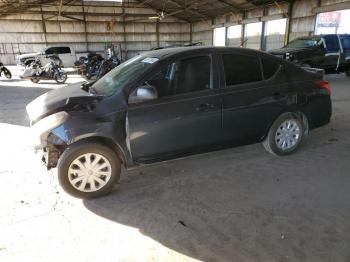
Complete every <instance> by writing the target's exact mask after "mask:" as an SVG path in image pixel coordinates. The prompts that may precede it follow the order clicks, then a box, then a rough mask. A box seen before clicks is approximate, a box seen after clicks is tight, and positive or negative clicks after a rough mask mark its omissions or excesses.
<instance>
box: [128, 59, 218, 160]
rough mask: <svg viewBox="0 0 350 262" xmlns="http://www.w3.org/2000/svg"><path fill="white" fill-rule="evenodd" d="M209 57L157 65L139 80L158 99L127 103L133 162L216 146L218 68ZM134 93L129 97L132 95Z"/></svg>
mask: <svg viewBox="0 0 350 262" xmlns="http://www.w3.org/2000/svg"><path fill="white" fill-rule="evenodd" d="M214 63H215V61H214V59H213V56H212V55H211V54H209V53H208V54H201V55H194V56H189V57H182V58H178V59H175V60H173V61H169V62H166V63H164V64H162V65H160V66H159V67H158V68H157V70H156V71H155V72H154V74H152V76H150V77H149V78H147V79H145V81H143V82H144V83H145V84H146V85H149V86H152V87H154V88H156V89H157V92H158V98H157V99H155V100H152V101H148V102H143V103H142V102H141V103H135V104H130V103H129V108H128V115H127V137H128V142H129V145H130V150H131V154H132V156H133V159H134V161H135V162H147V161H156V160H159V159H168V158H172V157H176V156H181V155H183V154H185V153H189V152H195V151H202V150H205V149H206V148H208V147H210V146H215V145H217V144H218V142H219V141H220V134H221V120H222V119H221V105H222V104H221V99H220V96H218V95H216V92H217V85H218V81H217V77H215V75H217V73H216V70H217V67H215V66H214ZM131 95H134V94H131Z"/></svg>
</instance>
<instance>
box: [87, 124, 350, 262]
mask: <svg viewBox="0 0 350 262" xmlns="http://www.w3.org/2000/svg"><path fill="white" fill-rule="evenodd" d="M327 132H328V131H327ZM316 136H317V135H316ZM347 146H349V145H347ZM337 150H339V151H337ZM314 151H316V152H317V153H315V152H314ZM333 151H337V152H338V153H337V159H336V160H332V161H331V163H330V162H329V161H326V160H325V158H327V155H328V154H329V152H333ZM346 152H348V149H346V148H345V145H344V148H341V149H339V147H336V146H335V145H334V144H330V143H326V140H325V141H324V143H323V142H322V143H320V144H318V145H317V148H313V147H312V146H304V148H303V149H302V150H300V151H299V152H298V153H296V154H294V155H292V156H289V157H287V158H277V157H274V156H270V155H269V154H267V153H265V152H264V150H263V149H262V148H261V146H260V145H253V146H248V147H241V148H235V149H231V150H225V151H220V152H215V153H210V154H206V155H202V156H196V157H191V158H187V159H182V160H179V161H174V162H168V163H165V164H160V165H155V166H152V167H146V168H143V169H140V170H134V171H132V172H127V173H126V176H125V178H124V180H122V181H121V184H120V185H118V186H117V187H116V191H115V192H114V193H113V194H112V195H109V196H106V197H104V198H101V199H95V200H84V201H83V203H84V205H85V206H86V207H87V208H88V209H89V210H90V211H92V212H94V213H96V214H97V215H99V216H101V217H104V218H107V219H109V220H111V221H114V222H116V223H120V224H123V225H127V226H131V227H134V228H137V229H139V231H140V232H141V233H142V234H144V235H146V236H149V237H151V238H152V239H154V240H155V241H157V242H159V243H161V244H162V245H164V246H166V247H168V248H170V249H172V250H175V251H177V252H180V253H182V254H184V255H187V256H189V257H192V258H196V259H200V260H204V261H331V260H332V259H333V258H334V257H337V258H339V260H338V261H343V260H342V258H346V257H347V258H349V253H348V251H347V249H346V248H345V246H346V244H345V245H344V243H347V244H350V237H349V236H348V235H347V234H346V233H345V232H346V228H349V226H350V224H349V221H350V220H349V219H350V206H349V205H348V200H349V199H350V194H349V190H348V188H347V186H346V185H349V184H350V178H349V177H346V176H344V173H343V172H342V170H348V169H349V168H350V166H349V164H348V161H346V158H347V153H346ZM311 156H312V157H311ZM330 173H332V176H330V175H329V174H330ZM334 203H337V204H336V205H334ZM130 244H132V243H130ZM344 261H345V260H344Z"/></svg>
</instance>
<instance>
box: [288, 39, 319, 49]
mask: <svg viewBox="0 0 350 262" xmlns="http://www.w3.org/2000/svg"><path fill="white" fill-rule="evenodd" d="M317 42H318V41H317V40H313V39H296V40H294V41H292V42H290V43H289V44H288V45H287V47H291V48H310V47H314V46H316V45H317Z"/></svg>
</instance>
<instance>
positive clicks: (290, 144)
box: [262, 113, 305, 156]
mask: <svg viewBox="0 0 350 262" xmlns="http://www.w3.org/2000/svg"><path fill="white" fill-rule="evenodd" d="M304 133H305V127H304V124H303V121H302V120H301V119H300V117H298V116H297V115H296V114H294V113H285V114H283V115H281V116H279V117H278V118H277V119H276V121H275V122H274V123H273V124H272V126H271V128H270V130H269V133H268V134H267V136H266V138H265V140H264V141H263V143H262V144H263V146H264V148H265V149H266V151H268V152H269V153H271V154H273V155H277V156H285V155H289V154H292V153H294V152H295V151H296V150H297V149H298V147H299V145H300V143H301V141H302V139H303V137H304Z"/></svg>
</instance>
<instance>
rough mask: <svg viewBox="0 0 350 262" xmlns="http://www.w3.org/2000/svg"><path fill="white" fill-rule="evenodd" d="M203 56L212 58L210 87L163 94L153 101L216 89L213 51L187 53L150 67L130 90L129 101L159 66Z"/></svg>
mask: <svg viewBox="0 0 350 262" xmlns="http://www.w3.org/2000/svg"><path fill="white" fill-rule="evenodd" d="M203 56H206V57H209V59H210V87H209V89H204V90H199V91H193V92H188V93H182V94H175V95H168V96H163V97H160V98H158V99H155V100H152V101H160V100H163V99H169V98H174V99H177V98H180V99H181V97H183V96H186V95H191V96H193V95H196V94H200V93H202V92H208V91H212V90H216V89H217V88H215V81H214V60H215V59H214V54H213V53H212V52H205V53H199V54H186V55H183V56H176V57H173V58H171V59H168V60H165V61H162V62H161V63H159V64H158V66H157V67H156V68H153V69H150V72H149V73H147V75H146V76H145V77H142V79H141V80H140V81H138V82H137V84H136V85H135V86H136V87H134V88H132V90H130V92H129V95H128V96H127V100H128V101H129V97H130V96H131V95H132V94H133V93H134V92H135V91H136V89H137V88H138V87H139V86H140V84H142V82H144V81H145V79H147V78H149V77H151V76H152V75H153V74H154V73H156V72H157V70H159V68H160V67H161V66H165V65H167V66H169V65H170V64H171V63H174V62H176V61H179V60H183V59H189V58H193V57H203ZM152 101H145V102H140V103H136V104H129V103H128V105H129V106H131V105H140V104H146V103H147V104H149V103H151V102H152Z"/></svg>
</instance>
